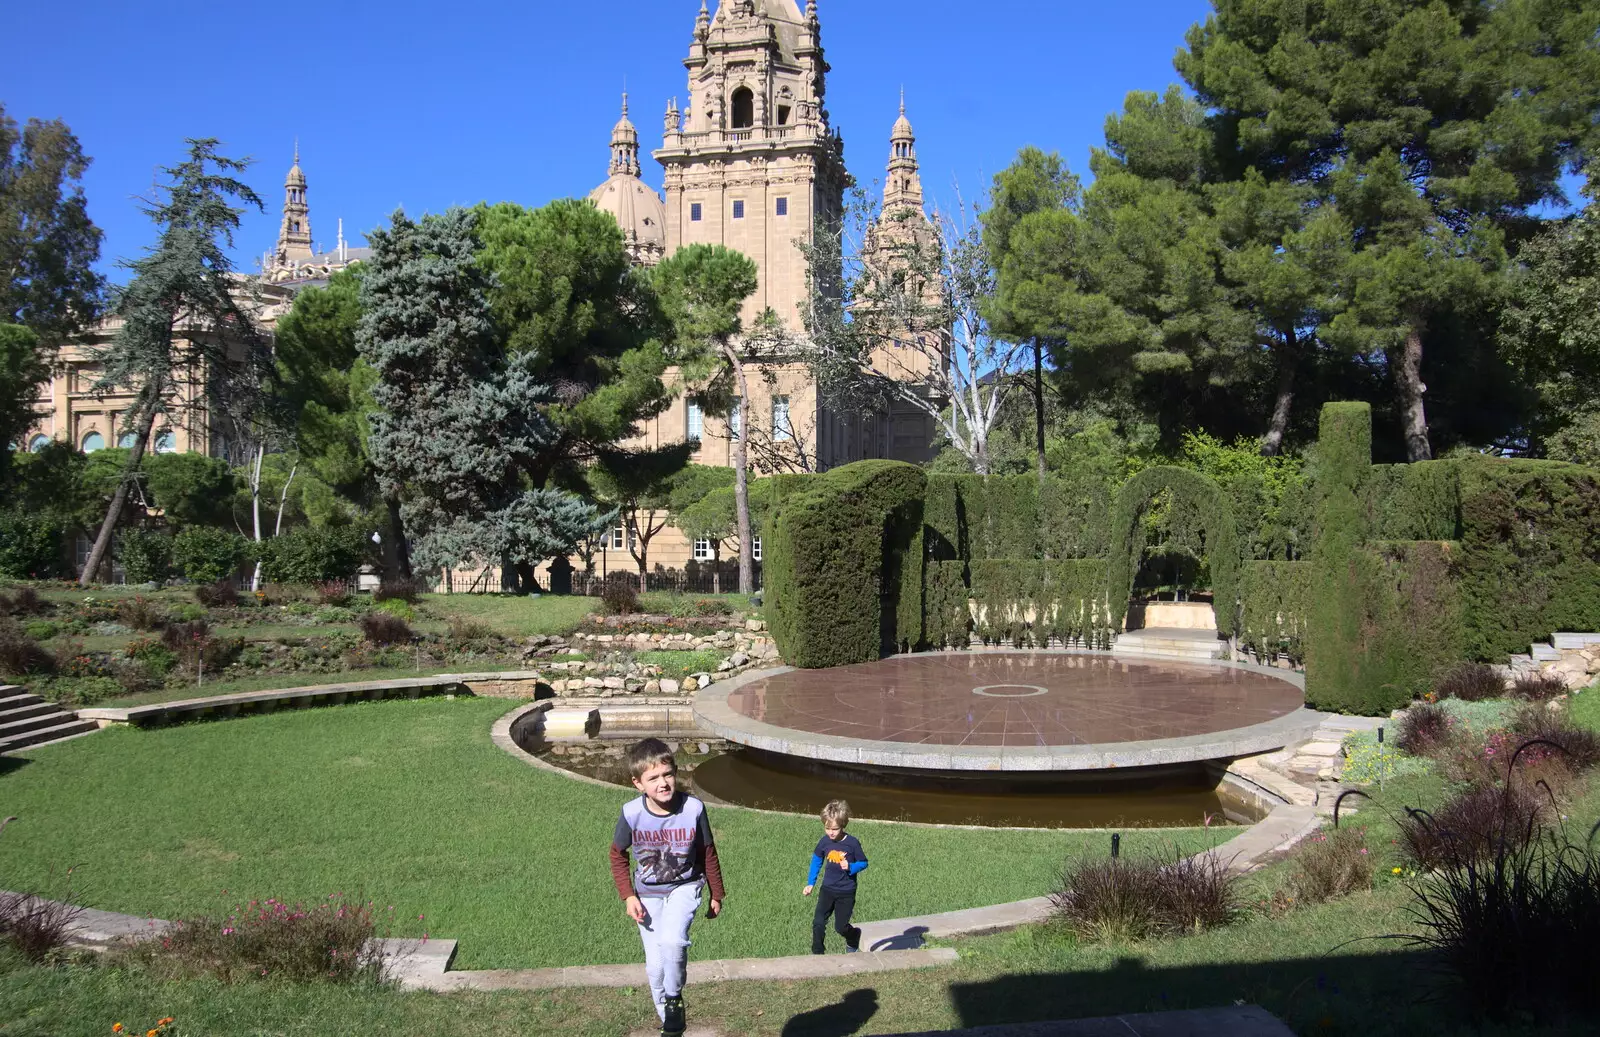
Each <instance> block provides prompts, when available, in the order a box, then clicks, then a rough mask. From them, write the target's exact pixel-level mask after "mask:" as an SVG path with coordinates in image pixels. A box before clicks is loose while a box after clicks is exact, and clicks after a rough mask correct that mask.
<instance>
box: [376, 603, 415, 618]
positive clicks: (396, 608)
mask: <svg viewBox="0 0 1600 1037" xmlns="http://www.w3.org/2000/svg"><path fill="white" fill-rule="evenodd" d="M377 610H378V611H379V612H384V613H387V614H389V615H391V616H394V617H395V618H396V619H403V620H405V621H406V622H407V623H409V622H411V621H412V620H413V619H416V618H417V610H416V609H414V608H412V607H411V606H410V605H407V604H406V603H405V602H404V601H402V600H401V599H399V598H390V599H389V600H387V601H381V602H379V603H378V606H377Z"/></svg>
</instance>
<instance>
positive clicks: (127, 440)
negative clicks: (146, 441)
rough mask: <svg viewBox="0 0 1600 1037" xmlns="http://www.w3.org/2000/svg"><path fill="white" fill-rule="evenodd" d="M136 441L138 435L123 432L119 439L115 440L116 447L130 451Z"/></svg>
mask: <svg viewBox="0 0 1600 1037" xmlns="http://www.w3.org/2000/svg"><path fill="white" fill-rule="evenodd" d="M138 441H139V435H138V433H136V432H124V433H123V434H122V435H121V437H119V438H118V439H117V446H119V447H122V448H123V449H124V450H131V449H133V444H135V443H137V442H138Z"/></svg>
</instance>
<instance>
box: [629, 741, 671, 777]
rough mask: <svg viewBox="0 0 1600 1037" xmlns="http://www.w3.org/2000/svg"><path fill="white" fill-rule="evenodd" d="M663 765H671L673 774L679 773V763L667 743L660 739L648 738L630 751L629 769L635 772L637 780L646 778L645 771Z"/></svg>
mask: <svg viewBox="0 0 1600 1037" xmlns="http://www.w3.org/2000/svg"><path fill="white" fill-rule="evenodd" d="M663 763H665V764H670V765H671V767H672V771H673V773H674V774H676V773H677V771H678V761H677V760H676V759H674V758H673V756H672V750H671V749H668V748H667V743H666V742H663V741H662V740H661V739H659V738H646V739H645V740H644V741H642V742H640V743H639V744H638V745H636V746H634V747H633V748H632V749H629V750H628V769H629V770H631V771H633V776H634V777H635V778H642V777H644V772H645V771H647V770H649V769H650V768H652V767H657V766H660V765H661V764H663Z"/></svg>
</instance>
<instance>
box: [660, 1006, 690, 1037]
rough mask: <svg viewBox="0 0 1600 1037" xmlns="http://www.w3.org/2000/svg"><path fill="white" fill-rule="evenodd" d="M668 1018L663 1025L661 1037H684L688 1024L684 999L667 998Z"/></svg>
mask: <svg viewBox="0 0 1600 1037" xmlns="http://www.w3.org/2000/svg"><path fill="white" fill-rule="evenodd" d="M666 1009H667V1018H666V1020H665V1021H664V1022H663V1023H662V1024H661V1037H683V1030H684V1027H685V1026H686V1025H687V1023H686V1022H685V1021H684V1013H683V998H682V997H669V998H667V1004H666Z"/></svg>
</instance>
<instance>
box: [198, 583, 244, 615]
mask: <svg viewBox="0 0 1600 1037" xmlns="http://www.w3.org/2000/svg"><path fill="white" fill-rule="evenodd" d="M194 600H195V601H197V602H199V603H200V604H201V605H204V606H205V607H206V608H208V609H231V608H237V607H238V605H239V592H238V591H237V590H235V589H234V586H233V584H232V583H231V582H230V581H228V580H218V581H216V582H215V583H206V584H201V585H200V586H198V587H196V588H195V589H194Z"/></svg>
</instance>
